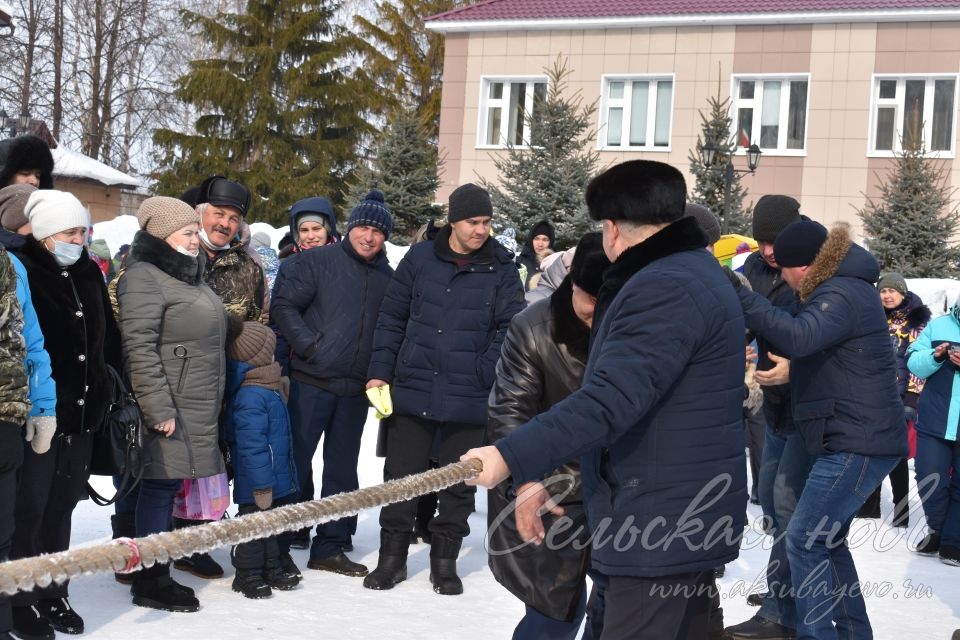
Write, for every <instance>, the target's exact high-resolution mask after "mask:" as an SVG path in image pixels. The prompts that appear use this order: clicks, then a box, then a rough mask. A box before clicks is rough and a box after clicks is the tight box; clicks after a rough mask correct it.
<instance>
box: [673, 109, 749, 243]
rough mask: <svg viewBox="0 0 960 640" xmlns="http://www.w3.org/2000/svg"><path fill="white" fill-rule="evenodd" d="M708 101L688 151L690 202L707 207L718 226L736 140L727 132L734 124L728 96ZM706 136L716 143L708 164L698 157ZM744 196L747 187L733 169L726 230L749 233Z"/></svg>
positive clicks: (747, 209)
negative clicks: (697, 133)
mask: <svg viewBox="0 0 960 640" xmlns="http://www.w3.org/2000/svg"><path fill="white" fill-rule="evenodd" d="M707 104H708V105H709V107H710V113H709V114H707V115H705V114H704V113H703V111H701V112H700V122H701V125H700V127H701V135H698V136H697V146H696V148H694V149H693V150H691V151H690V153H689V155H688V159H689V160H690V173H691V174H692V175H693V178H694V180H695V183H694V186H693V192H692V193H691V194H690V202H696V203H699V204H702V205H703V206H705V207H707V208H709V209H710V211H712V212H713V213H714V215H716V216H717V219H718V220H720V226H721V228H723V227H724V225H723V221H724V220H723V218H724V215H725V214H726V212H724V210H723V200H724V197H723V196H724V193H723V188H724V170H725V168H726V165H727V158H728V157H729V156H730V155H731V154H732V153H734V151H736V148H737V143H736V140H735V139H734V138H732V137H731V135H730V132H731V130H732V127H733V121H732V119H731V118H730V99H729V98H726V99H724V100H720V98H719V97H715V98H710V99H708V100H707ZM707 140H710V141H712V142H713V145H714V146H715V147H717V153H716V155H715V156H714V160H713V164H711V165H710V166H709V167H708V166H706V165H704V164H703V161H702V160H701V158H700V151H701V150H702V149H703V146H704V144H706V141H707ZM746 196H747V190H746V189H744V187H743V185H742V184H741V182H740V175H739V174H737V173H734V174H733V182H732V183H731V184H730V201H729V202H730V211H729V215H728V217H727V221H726V222H727V224H726V232H727V233H740V234H743V235H747V236H749V235H750V233H751V232H752V231H751V228H752V225H753V215H752V212H751V210H750V208H749V207H747V208H745V207H744V204H743V201H744V199H745V198H746Z"/></svg>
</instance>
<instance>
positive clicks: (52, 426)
mask: <svg viewBox="0 0 960 640" xmlns="http://www.w3.org/2000/svg"><path fill="white" fill-rule="evenodd" d="M56 432H57V417H56V416H30V417H29V418H27V430H26V439H27V442H29V443H30V446H31V447H33V450H34V451H35V452H36V453H46V452H47V451H49V450H50V442H51V441H52V440H53V436H54V434H55V433H56Z"/></svg>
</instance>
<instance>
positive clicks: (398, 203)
mask: <svg viewBox="0 0 960 640" xmlns="http://www.w3.org/2000/svg"><path fill="white" fill-rule="evenodd" d="M427 137H428V133H427V130H426V127H425V126H424V124H423V123H422V122H421V121H420V118H419V117H418V116H417V114H416V113H414V112H412V111H408V110H405V109H401V110H399V111H396V112H394V113H393V114H392V115H391V117H390V119H389V125H388V126H387V129H386V131H385V132H384V135H383V137H382V138H381V140H380V142H379V144H378V145H377V147H376V153H375V157H374V159H373V161H372V162H371V164H370V165H369V166H367V165H364V166H363V167H362V168H360V169H359V170H358V171H357V176H356V179H355V180H354V182H353V186H351V188H350V193H349V195H348V197H347V203H348V204H349V205H350V206H353V205H355V204H356V203H357V202H359V201H360V200H361V199H362V198H363V197H364V196H365V195H366V194H367V192H368V191H369V190H370V189H380V190H381V191H383V195H384V199H385V200H386V203H387V205H389V207H390V209H391V210H392V211H393V229H394V231H393V236H392V237H391V241H392V242H393V243H395V244H406V241H407V240H408V239H409V237H410V236H411V235H412V234H413V233H414V232H415V231H416V230H417V229H418V228H420V226H421V225H423V224H424V223H425V222H426V221H427V220H428V219H430V218H437V217H440V216H442V215H443V209H442V208H441V207H439V206H436V205H434V204H433V196H434V194H435V193H436V191H437V188H438V187H439V186H440V179H439V177H438V175H437V174H438V171H439V168H440V162H439V161H438V160H437V148H436V146H434V145H433V144H432V143H431V142H430V141H429V140H427Z"/></svg>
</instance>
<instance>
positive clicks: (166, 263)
mask: <svg viewBox="0 0 960 640" xmlns="http://www.w3.org/2000/svg"><path fill="white" fill-rule="evenodd" d="M204 258H205V257H204V255H203V250H202V249H201V251H200V255H199V256H197V257H196V258H191V257H190V256H185V255H183V254H182V253H179V252H177V250H176V249H174V248H173V247H171V246H170V245H168V244H167V243H166V242H164V241H163V240H160V239H159V238H155V237H153V236H152V235H150V234H149V233H147V232H146V231H137V235H135V236H134V237H133V242H132V243H131V244H130V254H129V255H128V256H127V261H126V266H127V267H128V268H129V267H130V266H131V265H133V264H136V263H138V262H147V263H149V264H152V265H153V266H155V267H156V268H157V269H160V271H163V272H164V273H165V274H167V275H168V276H170V277H171V278H176V279H177V280H180V281H181V282H185V283H187V284H189V285H193V286H196V285H198V284H200V282H201V281H202V279H203V267H204V261H205V260H204Z"/></svg>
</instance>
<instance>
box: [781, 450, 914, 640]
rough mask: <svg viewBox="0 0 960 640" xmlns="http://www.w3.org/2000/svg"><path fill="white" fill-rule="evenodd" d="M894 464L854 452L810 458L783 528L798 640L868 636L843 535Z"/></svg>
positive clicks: (865, 639)
mask: <svg viewBox="0 0 960 640" xmlns="http://www.w3.org/2000/svg"><path fill="white" fill-rule="evenodd" d="M899 461H900V458H899V456H883V457H881V456H876V457H871V456H862V455H859V454H856V453H833V454H828V455H821V456H817V457H816V458H815V460H814V463H813V468H812V469H811V470H810V475H809V476H808V477H807V484H806V486H805V487H804V489H803V494H802V495H801V496H800V502H799V503H798V504H797V509H796V511H794V513H793V519H792V520H791V521H790V524H789V526H788V528H787V556H788V558H789V560H790V567H791V570H792V576H793V589H794V597H795V599H796V604H797V638H798V640H803V639H810V638H813V639H816V640H834V639H839V638H849V639H851V640H871V639H872V638H873V630H872V629H871V628H870V620H869V619H868V618H867V607H866V604H865V602H864V600H863V594H862V593H861V592H860V581H859V577H858V576H857V568H856V567H855V566H854V564H853V556H851V555H850V549H849V548H848V547H847V532H848V531H849V529H850V523H851V522H852V521H853V517H854V516H855V515H856V514H857V511H859V510H860V507H862V506H863V503H864V502H866V500H867V498H869V497H870V494H871V493H873V490H874V489H876V488H877V487H878V486H879V485H880V483H881V482H882V481H883V479H884V478H885V477H886V476H887V474H888V473H890V471H891V470H892V469H893V468H894V467H895V466H896V465H897V462H899ZM834 622H836V628H834Z"/></svg>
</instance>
